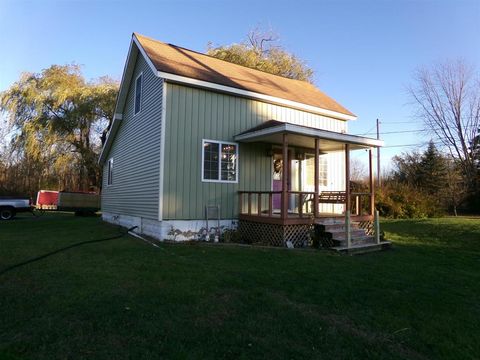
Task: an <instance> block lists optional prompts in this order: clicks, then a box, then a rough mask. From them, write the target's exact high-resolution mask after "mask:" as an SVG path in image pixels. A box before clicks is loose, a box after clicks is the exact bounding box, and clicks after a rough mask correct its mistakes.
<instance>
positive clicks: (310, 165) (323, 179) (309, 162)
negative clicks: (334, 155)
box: [302, 154, 328, 191]
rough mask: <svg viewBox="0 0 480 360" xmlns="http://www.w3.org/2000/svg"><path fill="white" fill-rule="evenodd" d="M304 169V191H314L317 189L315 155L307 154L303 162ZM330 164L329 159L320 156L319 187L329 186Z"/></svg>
mask: <svg viewBox="0 0 480 360" xmlns="http://www.w3.org/2000/svg"><path fill="white" fill-rule="evenodd" d="M303 166H304V168H303V169H302V185H303V187H302V191H313V190H314V189H315V155H313V154H306V158H305V160H303ZM327 169H328V163H327V158H326V157H324V156H322V155H320V156H319V157H318V185H319V186H327V185H328V175H327Z"/></svg>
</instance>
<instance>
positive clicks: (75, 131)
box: [0, 65, 118, 190]
mask: <svg viewBox="0 0 480 360" xmlns="http://www.w3.org/2000/svg"><path fill="white" fill-rule="evenodd" d="M117 90H118V84H117V83H116V82H114V81H112V80H111V79H109V78H100V79H98V80H96V81H91V82H89V81H86V80H85V78H84V77H83V75H82V73H81V69H80V67H79V66H77V65H64V66H60V65H52V66H51V67H49V68H48V69H45V70H43V71H42V72H40V73H24V74H22V75H21V77H20V79H19V80H18V81H17V82H15V83H14V84H13V85H12V86H11V87H10V88H9V89H7V90H6V91H4V92H3V93H1V94H0V110H1V111H3V112H4V113H5V114H6V115H7V118H8V126H9V130H10V132H11V133H12V134H13V138H12V150H13V151H14V152H16V153H17V155H20V156H22V157H23V158H28V159H29V160H31V161H34V162H36V163H40V164H42V165H43V167H42V169H43V171H45V172H46V173H45V174H43V175H44V176H48V175H51V173H52V172H53V173H54V174H55V175H56V176H60V177H61V178H62V179H64V182H63V186H65V187H69V188H72V187H75V188H76V189H79V190H80V189H83V190H85V189H87V188H90V187H95V186H97V185H98V184H99V181H100V176H101V174H100V170H99V168H98V166H97V159H98V154H99V152H100V149H101V141H100V137H101V134H102V132H103V130H104V129H105V128H106V127H107V126H108V123H109V119H111V118H112V116H113V111H114V105H115V97H116V93H117ZM47 173H48V174H47ZM72 179H76V180H75V181H72Z"/></svg>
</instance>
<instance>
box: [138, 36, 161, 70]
mask: <svg viewBox="0 0 480 360" xmlns="http://www.w3.org/2000/svg"><path fill="white" fill-rule="evenodd" d="M132 41H133V42H134V43H135V44H136V45H137V48H138V50H139V51H140V53H141V54H142V55H143V57H144V58H145V61H146V62H147V64H148V66H149V67H150V69H151V70H152V72H153V73H154V74H157V68H156V67H155V65H153V62H152V60H151V59H150V58H149V57H148V55H147V53H146V52H145V49H144V48H143V46H142V45H141V44H140V42H139V41H138V39H137V37H136V36H135V34H133V36H132Z"/></svg>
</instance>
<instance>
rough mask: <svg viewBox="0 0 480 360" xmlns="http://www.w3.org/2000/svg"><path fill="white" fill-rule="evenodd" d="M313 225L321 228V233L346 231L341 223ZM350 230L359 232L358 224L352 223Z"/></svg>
mask: <svg viewBox="0 0 480 360" xmlns="http://www.w3.org/2000/svg"><path fill="white" fill-rule="evenodd" d="M315 225H317V226H321V227H323V231H325V232H331V233H333V232H338V231H345V230H346V229H347V227H346V225H345V223H344V222H342V223H334V224H333V223H332V224H328V223H327V224H325V223H316V224H315ZM350 229H352V230H360V229H361V228H360V224H359V223H358V222H355V221H353V222H352V223H351V224H350Z"/></svg>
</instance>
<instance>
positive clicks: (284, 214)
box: [281, 133, 289, 220]
mask: <svg viewBox="0 0 480 360" xmlns="http://www.w3.org/2000/svg"><path fill="white" fill-rule="evenodd" d="M282 150H283V154H282V155H283V157H282V162H283V164H282V211H281V215H282V219H283V220H286V219H287V215H288V181H287V177H288V167H289V166H288V165H289V164H288V135H287V134H286V133H285V134H283V146H282Z"/></svg>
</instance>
